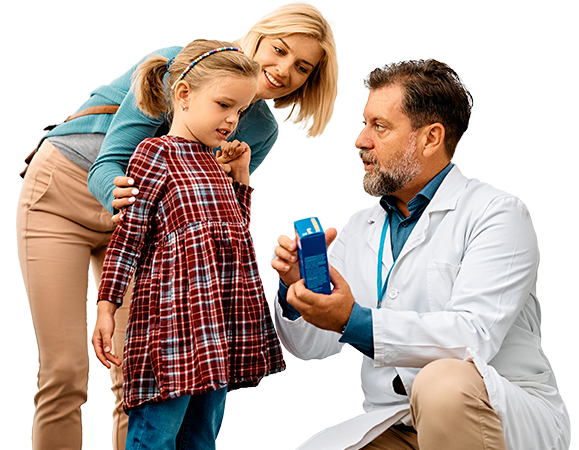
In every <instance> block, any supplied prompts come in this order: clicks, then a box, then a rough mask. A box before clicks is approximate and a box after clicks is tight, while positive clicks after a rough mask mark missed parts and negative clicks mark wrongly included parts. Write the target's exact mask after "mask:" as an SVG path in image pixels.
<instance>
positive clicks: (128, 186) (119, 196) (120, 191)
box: [111, 177, 139, 223]
mask: <svg viewBox="0 0 579 450" xmlns="http://www.w3.org/2000/svg"><path fill="white" fill-rule="evenodd" d="M114 183H115V186H116V188H115V189H114V190H113V196H114V197H115V199H114V200H113V201H112V203H111V204H112V206H113V208H115V209H119V210H120V209H122V208H123V207H125V206H129V205H132V204H133V203H135V201H136V200H137V198H136V195H138V194H139V190H138V189H137V188H136V187H135V180H133V179H132V178H130V177H116V178H115V181H114ZM112 219H113V222H115V223H119V219H120V215H119V214H115V215H114V216H113V218H112Z"/></svg>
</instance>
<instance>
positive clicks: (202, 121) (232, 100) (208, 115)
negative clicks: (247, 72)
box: [170, 76, 257, 147]
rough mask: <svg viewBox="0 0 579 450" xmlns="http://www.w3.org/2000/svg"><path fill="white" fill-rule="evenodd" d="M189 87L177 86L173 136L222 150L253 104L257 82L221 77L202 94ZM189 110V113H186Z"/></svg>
mask: <svg viewBox="0 0 579 450" xmlns="http://www.w3.org/2000/svg"><path fill="white" fill-rule="evenodd" d="M183 89H185V90H186V89H188V84H187V83H184V85H181V84H179V85H177V86H176V92H175V94H176V98H177V104H176V106H175V109H176V110H175V116H174V120H173V126H172V127H171V132H170V133H171V134H175V135H177V136H181V137H184V138H186V139H189V140H191V141H194V142H199V143H201V144H204V145H206V146H208V147H219V146H220V145H221V142H222V141H224V140H225V139H227V137H228V136H229V135H230V134H231V133H232V132H233V130H235V127H236V126H237V122H238V121H239V115H240V114H241V112H243V111H244V110H245V109H246V108H247V107H248V106H249V105H250V104H251V102H252V100H253V98H254V97H255V93H256V91H257V80H256V79H255V78H246V77H233V76H231V77H227V76H226V77H219V78H217V79H215V80H214V81H213V82H212V83H211V84H209V85H208V86H206V87H205V88H203V89H201V90H199V91H191V90H189V91H188V93H186V95H184V92H183V91H182V90H183ZM183 106H185V110H183Z"/></svg>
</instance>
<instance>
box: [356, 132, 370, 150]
mask: <svg viewBox="0 0 579 450" xmlns="http://www.w3.org/2000/svg"><path fill="white" fill-rule="evenodd" d="M373 147H374V146H373V145H372V140H371V139H370V137H369V136H368V133H367V132H366V128H364V129H363V130H362V132H361V133H360V135H359V136H358V139H356V148H359V149H363V148H364V149H368V148H373Z"/></svg>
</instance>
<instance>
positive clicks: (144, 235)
mask: <svg viewBox="0 0 579 450" xmlns="http://www.w3.org/2000/svg"><path fill="white" fill-rule="evenodd" d="M127 175H128V176H130V177H132V178H134V179H135V180H137V182H138V185H139V197H138V201H137V202H136V203H135V204H134V205H132V206H130V207H128V208H126V210H125V212H124V214H123V217H122V218H121V222H120V223H119V225H118V226H117V228H116V230H115V232H114V235H113V237H112V240H111V242H110V245H109V248H108V251H107V255H106V259H105V262H104V267H103V273H102V279H101V284H100V287H99V296H98V298H99V301H100V300H106V301H111V302H115V303H118V304H120V303H121V302H122V297H123V294H124V292H125V290H126V289H127V287H128V285H129V281H130V279H131V276H132V273H133V271H135V270H136V272H135V285H134V290H133V297H132V300H131V306H130V315H129V323H128V327H127V338H126V345H125V352H124V360H123V374H124V386H123V389H124V407H125V409H130V408H133V407H135V406H137V405H139V404H141V403H143V402H145V401H163V400H166V399H169V398H175V397H178V396H180V395H193V394H202V393H207V392H209V391H212V390H215V389H219V388H222V387H225V386H228V387H229V389H230V390H231V389H236V388H240V387H248V386H256V385H257V384H258V383H259V381H260V380H261V378H263V377H264V376H266V375H268V374H272V373H276V372H279V371H282V370H283V369H284V368H285V364H284V361H283V357H282V352H281V347H280V344H279V341H278V338H277V335H276V333H275V330H274V326H273V322H272V320H271V317H270V313H269V308H268V305H267V302H266V299H265V295H264V292H263V287H262V283H261V279H260V277H259V273H258V269H257V263H256V258H255V252H254V249H253V243H252V239H251V236H250V233H249V217H250V198H251V191H252V189H251V188H250V187H248V186H245V185H242V184H239V183H237V182H234V183H233V185H232V184H231V183H230V182H229V180H228V178H227V176H226V175H225V173H224V172H223V171H222V170H221V167H220V166H219V164H218V163H217V162H216V161H215V158H214V156H213V153H212V150H211V149H210V148H208V147H205V146H203V145H200V144H197V143H194V142H191V141H189V140H187V139H183V138H180V137H175V136H163V137H160V138H152V139H147V140H145V141H143V142H142V143H141V144H140V145H139V147H138V148H137V150H136V151H135V153H134V155H133V157H132V158H131V161H130V162H129V167H128V171H127Z"/></svg>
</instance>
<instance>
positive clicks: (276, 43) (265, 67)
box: [253, 34, 323, 100]
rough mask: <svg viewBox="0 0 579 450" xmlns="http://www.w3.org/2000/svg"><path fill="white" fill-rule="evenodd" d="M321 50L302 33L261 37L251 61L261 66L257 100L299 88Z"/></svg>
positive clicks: (279, 95) (277, 95)
mask: <svg viewBox="0 0 579 450" xmlns="http://www.w3.org/2000/svg"><path fill="white" fill-rule="evenodd" d="M322 56H323V50H322V47H321V46H320V44H319V43H318V41H316V40H315V39H314V38H311V37H309V36H306V35H305V34H290V35H289V36H284V37H283V38H275V39H273V38H263V40H262V41H261V42H260V43H259V47H258V48H257V52H256V53H255V56H254V57H253V59H254V60H255V61H256V62H257V63H259V65H260V66H261V75H260V76H259V77H258V83H257V98H258V99H259V98H262V99H266V100H267V99H274V98H280V97H284V96H286V95H288V94H291V93H292V92H293V91H295V90H296V89H298V88H299V87H301V86H302V85H303V84H304V83H305V82H306V80H307V79H308V77H309V76H310V74H311V73H312V71H313V70H314V68H315V67H316V66H317V65H318V63H319V62H320V59H321V58H322Z"/></svg>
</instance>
